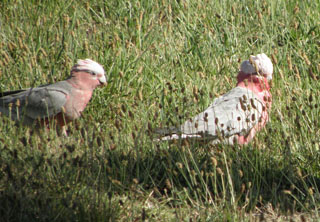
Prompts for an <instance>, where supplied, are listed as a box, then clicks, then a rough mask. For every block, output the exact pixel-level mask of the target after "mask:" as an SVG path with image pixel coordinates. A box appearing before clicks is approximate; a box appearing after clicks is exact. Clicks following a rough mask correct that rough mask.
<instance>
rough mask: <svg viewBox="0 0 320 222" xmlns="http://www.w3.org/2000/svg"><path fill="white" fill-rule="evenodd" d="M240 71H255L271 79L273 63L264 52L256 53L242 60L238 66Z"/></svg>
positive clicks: (249, 72)
mask: <svg viewBox="0 0 320 222" xmlns="http://www.w3.org/2000/svg"><path fill="white" fill-rule="evenodd" d="M240 71H242V72H244V73H248V74H251V73H256V72H258V73H259V74H262V75H265V76H267V79H268V80H271V79H272V73H273V65H272V62H271V60H270V59H269V58H268V56H266V54H264V53H262V54H258V55H257V56H250V59H249V60H246V61H244V62H243V63H242V64H241V66H240Z"/></svg>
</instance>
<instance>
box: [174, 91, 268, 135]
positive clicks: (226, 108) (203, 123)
mask: <svg viewBox="0 0 320 222" xmlns="http://www.w3.org/2000/svg"><path fill="white" fill-rule="evenodd" d="M262 111H263V103H262V102H261V101H260V100H259V98H258V97H257V96H255V95H254V93H253V92H252V91H250V90H248V89H245V88H241V87H236V88H234V89H232V90H231V91H230V92H228V93H227V94H224V95H223V96H221V97H219V98H217V99H215V100H214V102H213V103H212V104H211V105H210V106H209V107H208V108H207V109H206V110H205V111H204V112H202V113H200V114H198V115H197V116H195V117H194V118H192V119H190V120H188V121H186V122H185V123H184V124H183V125H182V126H181V127H180V131H181V133H182V134H186V135H195V134H196V135H202V136H205V137H209V138H210V139H215V138H218V134H220V135H222V136H223V137H224V138H229V137H231V136H233V135H236V134H237V135H246V134H248V133H249V131H250V130H251V129H252V127H254V126H255V125H256V124H257V123H258V121H259V119H260V118H261V116H262Z"/></svg>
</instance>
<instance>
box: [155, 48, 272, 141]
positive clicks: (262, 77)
mask: <svg viewBox="0 0 320 222" xmlns="http://www.w3.org/2000/svg"><path fill="white" fill-rule="evenodd" d="M272 73H273V65H272V62H271V60H270V59H269V58H268V57H267V56H266V55H265V54H263V53H262V54H258V55H257V56H250V59H249V60H246V61H244V62H243V63H242V64H241V66H240V71H239V73H238V76H237V80H238V83H237V86H236V87H235V88H233V89H232V90H230V91H229V92H228V93H226V94H224V95H222V96H220V97H219V98H216V99H215V100H214V101H213V103H212V104H211V105H210V106H209V107H208V108H207V109H206V110H204V111H203V112H202V113H200V114H198V115H196V116H195V117H193V118H191V119H189V120H187V121H186V122H185V123H184V124H182V125H181V126H179V127H177V128H170V129H161V130H157V133H160V134H162V135H163V137H162V138H160V140H176V139H186V138H190V139H194V140H202V141H203V140H204V141H208V142H210V143H212V144H218V143H226V144H230V145H233V144H235V143H237V144H240V145H243V144H247V143H248V142H250V141H251V140H252V139H253V137H254V136H255V134H256V132H257V131H259V130H260V129H261V128H263V127H264V126H265V125H266V123H267V122H268V120H269V114H268V112H269V111H270V108H271V102H272V100H271V98H272V97H271V93H270V85H269V83H268V81H270V80H271V79H272Z"/></svg>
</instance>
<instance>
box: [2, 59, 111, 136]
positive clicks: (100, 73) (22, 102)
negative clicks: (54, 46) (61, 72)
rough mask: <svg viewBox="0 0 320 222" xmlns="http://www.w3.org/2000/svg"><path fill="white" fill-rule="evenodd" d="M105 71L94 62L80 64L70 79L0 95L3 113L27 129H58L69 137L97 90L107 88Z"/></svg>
mask: <svg viewBox="0 0 320 222" xmlns="http://www.w3.org/2000/svg"><path fill="white" fill-rule="evenodd" d="M106 83H107V79H106V77H105V72H104V69H103V67H102V66H101V65H100V64H98V63H97V62H95V61H92V60H90V59H85V60H78V61H77V64H75V65H74V66H73V67H72V69H71V73H70V76H69V78H68V79H66V80H64V81H60V82H56V83H53V84H47V85H42V86H39V87H35V88H29V89H23V90H17V91H9V92H0V96H1V97H0V112H1V113H2V114H4V115H6V116H8V117H10V118H11V119H12V120H15V121H22V122H23V123H24V124H26V125H33V124H41V125H45V126H49V125H50V121H51V120H54V121H56V124H57V126H59V127H60V128H61V129H62V132H63V134H65V135H66V131H65V127H64V126H65V125H66V124H67V123H68V122H71V121H72V120H74V119H77V118H79V117H80V116H81V112H82V111H83V110H84V109H85V107H86V106H87V104H88V102H89V101H90V99H91V96H92V94H93V90H94V89H95V88H96V87H97V86H100V85H105V84H106Z"/></svg>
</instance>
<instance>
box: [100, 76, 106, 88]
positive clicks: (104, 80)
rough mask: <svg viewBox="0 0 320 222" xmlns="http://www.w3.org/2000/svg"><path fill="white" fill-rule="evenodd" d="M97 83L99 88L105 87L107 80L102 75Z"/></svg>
mask: <svg viewBox="0 0 320 222" xmlns="http://www.w3.org/2000/svg"><path fill="white" fill-rule="evenodd" d="M99 82H100V85H101V86H106V85H107V79H106V77H105V76H104V75H103V76H101V77H100V78H99Z"/></svg>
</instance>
